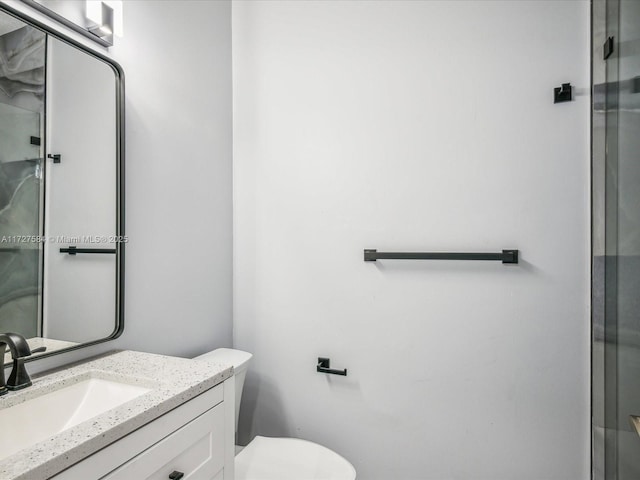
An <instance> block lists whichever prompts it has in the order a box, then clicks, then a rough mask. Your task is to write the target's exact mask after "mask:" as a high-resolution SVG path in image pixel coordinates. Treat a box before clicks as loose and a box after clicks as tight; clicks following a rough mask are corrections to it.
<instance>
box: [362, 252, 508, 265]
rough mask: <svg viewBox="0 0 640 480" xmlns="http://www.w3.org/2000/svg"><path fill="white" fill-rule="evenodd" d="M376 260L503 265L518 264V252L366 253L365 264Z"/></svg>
mask: <svg viewBox="0 0 640 480" xmlns="http://www.w3.org/2000/svg"><path fill="white" fill-rule="evenodd" d="M376 260H500V261H501V262H502V263H518V250H502V253H446V252H378V251H377V250H365V251H364V261H365V262H375V261H376Z"/></svg>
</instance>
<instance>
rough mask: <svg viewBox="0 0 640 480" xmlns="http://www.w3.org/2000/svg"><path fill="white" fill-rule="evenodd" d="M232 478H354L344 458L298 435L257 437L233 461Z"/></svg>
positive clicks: (349, 479)
mask: <svg viewBox="0 0 640 480" xmlns="http://www.w3.org/2000/svg"><path fill="white" fill-rule="evenodd" d="M235 469H236V476H235V478H236V480H355V478H356V470H355V468H353V465H351V464H350V463H349V462H348V461H347V460H346V459H345V458H343V457H341V456H340V455H338V454H337V453H336V452H334V451H332V450H329V449H328V448H326V447H323V446H322V445H318V444H317V443H313V442H309V441H307V440H300V439H298V438H271V437H261V436H257V437H256V438H254V439H253V440H252V441H251V443H249V445H247V446H246V447H245V448H244V449H243V450H242V451H241V452H240V453H239V454H238V455H236V460H235Z"/></svg>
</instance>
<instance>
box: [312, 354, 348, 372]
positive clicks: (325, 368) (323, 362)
mask: <svg viewBox="0 0 640 480" xmlns="http://www.w3.org/2000/svg"><path fill="white" fill-rule="evenodd" d="M330 366H331V359H330V358H325V357H318V364H317V365H316V372H319V373H330V374H331V375H342V376H344V377H346V376H347V369H346V368H345V369H344V370H336V369H334V368H329V367H330Z"/></svg>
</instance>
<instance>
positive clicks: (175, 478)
mask: <svg viewBox="0 0 640 480" xmlns="http://www.w3.org/2000/svg"><path fill="white" fill-rule="evenodd" d="M182 477H184V473H182V472H179V471H177V470H175V471H173V472H171V473H170V474H169V478H170V479H171V480H180V479H181V478H182Z"/></svg>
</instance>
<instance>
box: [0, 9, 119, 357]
mask: <svg viewBox="0 0 640 480" xmlns="http://www.w3.org/2000/svg"><path fill="white" fill-rule="evenodd" d="M13 13H14V14H15V12H13ZM121 99H122V78H121V69H120V68H119V66H117V64H115V63H114V62H112V61H111V60H109V59H107V58H106V57H103V56H102V55H100V54H97V53H95V52H92V51H89V50H86V49H84V48H81V47H80V45H78V44H76V43H75V42H73V41H71V40H69V39H68V38H66V37H64V36H62V35H60V34H57V33H55V32H50V31H47V30H46V29H45V28H44V27H43V26H42V25H40V24H37V23H35V22H32V21H30V20H25V19H22V18H17V17H16V16H14V15H12V14H11V13H10V12H8V11H6V10H4V7H3V8H2V9H0V332H16V333H20V334H22V335H23V336H25V337H26V338H28V339H30V344H31V345H32V347H36V348H37V347H40V346H46V347H47V350H46V353H44V354H46V355H48V354H51V353H53V352H56V351H59V350H60V349H67V348H77V347H79V346H83V345H86V344H91V343H95V342H98V341H104V340H108V339H110V338H113V337H115V336H117V334H118V333H119V332H120V331H121V330H122V320H123V319H122V308H121V302H120V292H121V288H122V268H121V267H122V265H121V262H122V258H123V243H124V242H125V241H126V238H125V237H124V236H123V228H122V215H121V211H122V210H121V209H122V198H121V195H122V191H121V188H120V180H121V174H122V168H121V166H122V161H123V159H122V156H121V150H122V149H121V142H122V139H121V128H122V122H121V119H120V115H121V114H122V108H121ZM41 355H42V354H41Z"/></svg>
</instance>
